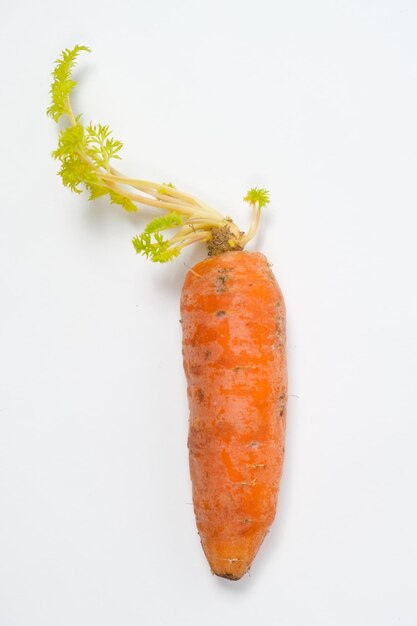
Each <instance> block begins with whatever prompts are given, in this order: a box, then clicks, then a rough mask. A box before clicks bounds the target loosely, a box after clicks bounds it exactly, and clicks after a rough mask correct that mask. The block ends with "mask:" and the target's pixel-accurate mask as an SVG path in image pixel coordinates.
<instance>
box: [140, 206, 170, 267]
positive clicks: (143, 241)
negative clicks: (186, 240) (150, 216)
mask: <svg viewBox="0 0 417 626" xmlns="http://www.w3.org/2000/svg"><path fill="white" fill-rule="evenodd" d="M169 216H175V218H176V217H177V214H175V213H169V214H168V215H166V216H164V217H159V218H155V219H154V220H152V222H150V223H149V224H148V225H147V227H146V228H145V230H144V231H143V233H142V234H141V235H138V236H137V237H134V238H133V239H132V243H133V246H134V248H135V250H136V253H137V254H141V255H142V256H145V257H146V258H147V259H151V261H153V262H154V263H166V262H167V261H173V260H174V259H175V258H176V257H177V256H178V255H179V254H180V252H181V249H180V248H179V247H178V246H171V242H170V240H169V239H164V237H163V236H162V235H161V233H160V232H159V231H160V230H162V229H164V228H172V227H173V226H179V225H180V224H179V223H178V220H177V219H176V220H175V221H176V222H177V223H176V224H174V223H173V221H174V217H172V218H171V220H172V221H171V223H170V224H169V225H168V226H161V224H160V226H161V228H159V226H158V225H157V223H156V222H157V220H159V221H160V222H161V221H162V220H165V221H166V219H167V218H168V217H169ZM178 217H181V216H178ZM180 223H182V218H181V222H180ZM152 235H153V237H152Z"/></svg>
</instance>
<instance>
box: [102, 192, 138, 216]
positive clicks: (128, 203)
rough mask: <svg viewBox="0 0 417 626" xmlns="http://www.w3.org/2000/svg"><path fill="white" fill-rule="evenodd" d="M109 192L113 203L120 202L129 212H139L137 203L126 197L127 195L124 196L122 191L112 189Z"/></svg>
mask: <svg viewBox="0 0 417 626" xmlns="http://www.w3.org/2000/svg"><path fill="white" fill-rule="evenodd" d="M108 194H109V196H110V201H111V203H112V204H118V205H119V206H121V207H122V208H123V209H124V210H125V211H127V212H128V213H136V212H137V210H138V207H137V206H136V204H134V203H133V202H132V200H130V199H129V198H126V196H123V195H122V194H121V193H116V192H115V191H112V190H111V189H109V190H108Z"/></svg>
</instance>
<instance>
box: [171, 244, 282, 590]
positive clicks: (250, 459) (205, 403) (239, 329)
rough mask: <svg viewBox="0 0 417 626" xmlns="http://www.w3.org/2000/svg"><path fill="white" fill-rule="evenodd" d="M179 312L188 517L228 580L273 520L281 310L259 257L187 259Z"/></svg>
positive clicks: (243, 566) (278, 462)
mask: <svg viewBox="0 0 417 626" xmlns="http://www.w3.org/2000/svg"><path fill="white" fill-rule="evenodd" d="M181 319H182V328H183V355H184V368H185V373H186V377H187V380H188V398H189V405H190V430H189V440H188V441H189V453H190V470H191V479H192V483H193V501H194V509H195V514H196V518H197V525H198V529H199V532H200V537H201V541H202V545H203V549H204V552H205V554H206V556H207V559H208V561H209V564H210V566H211V569H212V571H213V573H214V574H217V575H218V576H223V577H225V578H230V579H232V580H236V579H239V578H240V577H241V576H242V575H243V574H244V573H245V572H247V570H248V569H249V567H250V565H251V563H252V561H253V559H254V557H255V554H256V552H257V551H258V549H259V546H260V545H261V543H262V541H263V539H264V537H265V534H266V533H267V531H268V529H269V527H270V525H271V523H272V521H273V519H274V516H275V508H276V502H277V493H278V484H279V480H280V477H281V469H282V461H283V454H284V431H285V404H286V394H287V374H286V359H285V308H284V301H283V297H282V294H281V291H280V289H279V287H278V285H277V282H276V280H275V278H274V276H273V274H272V272H271V269H270V267H269V265H268V263H267V260H266V258H265V257H264V256H263V255H262V254H259V253H255V252H254V253H248V252H229V253H226V254H222V255H220V256H216V257H214V258H212V259H208V260H206V261H203V262H202V263H199V264H198V265H196V266H195V267H194V268H193V269H192V270H191V271H189V272H188V274H187V277H186V279H185V283H184V287H183V291H182V300H181Z"/></svg>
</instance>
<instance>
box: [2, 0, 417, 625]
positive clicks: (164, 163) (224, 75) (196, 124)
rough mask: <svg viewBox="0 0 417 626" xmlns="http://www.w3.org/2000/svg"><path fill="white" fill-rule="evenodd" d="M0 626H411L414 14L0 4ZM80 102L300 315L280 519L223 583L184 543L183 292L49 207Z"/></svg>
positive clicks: (187, 520) (415, 373)
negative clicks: (247, 232)
mask: <svg viewBox="0 0 417 626" xmlns="http://www.w3.org/2000/svg"><path fill="white" fill-rule="evenodd" d="M0 29H1V33H0V34H1V37H0V40H1V43H0V58H1V121H2V124H1V156H0V168H1V169H0V171H1V208H0V298H1V327H0V354H1V357H0V359H1V361H0V368H1V371H0V626H121V625H123V626H136V625H138V626H165V625H171V624H179V625H181V626H191V625H192V626H196V625H199V626H209V625H210V626H211V625H213V624H220V625H222V624H232V623H233V624H239V625H241V626H249V625H251V626H252V625H253V624H256V625H261V626H269V625H272V624H279V626H335V625H336V626H351V625H355V626H374V625H375V626H394V625H397V624H401V625H402V626H415V624H416V623H417V605H416V603H415V592H416V559H417V541H416V532H415V529H416V527H417V514H416V498H415V496H416V478H417V462H416V458H417V454H416V439H417V426H416V423H417V399H416V398H417V396H416V381H417V333H416V316H417V295H416V278H415V270H416V266H417V258H416V257H417V253H416V227H417V203H416V200H417V186H416V165H417V82H416V78H417V37H416V29H417V5H416V3H415V1H413V0H408V1H407V0H378V1H377V0H354V1H352V0H351V1H348V0H345V1H343V0H317V1H315V2H309V1H308V0H295V1H291V2H290V1H286V2H284V1H282V0H279V1H277V2H274V1H273V0H258V1H257V2H248V1H246V0H231V1H228V0H226V1H223V2H221V1H219V0H202V1H195V2H192V1H191V0H175V1H172V2H169V1H168V0H165V1H164V0H152V1H151V0H148V1H145V0H135V1H133V0H132V1H131V2H129V1H127V0H119V1H118V2H109V1H107V0H100V1H99V0H94V1H90V2H87V1H86V0H83V1H80V0H73V1H72V2H70V3H65V4H64V3H57V2H55V1H52V0H48V1H45V2H32V1H30V2H29V0H27V1H22V0H20V1H16V0H14V1H11V0H3V1H2V3H1V25H0ZM75 43H82V44H87V45H89V46H91V48H92V49H93V54H92V55H83V57H82V58H81V59H80V63H79V66H78V70H77V79H78V80H79V86H78V91H77V94H76V96H75V106H76V108H77V110H78V111H83V112H84V114H85V119H86V121H89V120H90V119H93V120H94V121H96V122H98V121H100V122H103V123H109V124H110V126H111V127H112V128H113V130H114V132H115V135H116V136H117V137H120V138H121V139H122V140H123V141H124V143H125V147H124V151H123V156H124V159H123V162H122V165H123V170H124V171H125V172H127V173H128V174H130V175H133V176H136V177H139V178H141V177H142V178H148V179H151V180H152V179H157V180H161V181H172V182H173V183H174V184H176V185H177V186H178V187H180V188H184V189H186V190H189V191H191V192H193V193H195V194H196V195H199V196H200V197H202V198H203V199H206V200H207V201H209V202H211V203H212V204H214V205H216V206H217V207H218V208H219V209H220V210H222V211H224V212H226V213H228V214H231V215H232V216H233V217H234V218H235V219H236V220H238V221H239V223H240V224H241V225H242V227H246V226H247V214H248V210H247V209H246V208H245V206H244V205H243V202H242V200H241V199H242V196H243V195H244V193H245V191H246V190H247V188H248V187H250V186H252V185H258V186H265V187H267V188H268V189H269V190H270V192H271V197H272V204H271V206H270V208H269V209H268V210H267V211H265V213H264V216H263V223H262V230H261V233H260V234H259V236H258V237H257V240H256V241H255V242H254V243H253V244H252V245H251V249H257V248H258V249H260V250H262V251H263V252H265V254H267V256H268V257H269V259H270V261H271V262H272V263H273V265H274V271H275V273H276V275H277V277H278V280H279V282H280V284H281V287H282V289H283V292H284V294H285V298H286V302H287V309H288V329H289V336H288V354H289V376H290V394H292V396H291V397H290V401H289V415H288V437H287V458H286V465H285V472H284V478H283V482H282V490H281V497H280V503H279V515H278V518H277V520H276V523H275V525H274V527H273V530H272V531H271V533H270V534H269V536H268V538H267V540H266V541H265V543H264V545H263V547H262V550H261V553H260V554H259V555H258V558H257V559H256V562H255V564H254V566H253V568H252V571H251V575H250V576H248V577H246V578H245V579H244V580H242V581H240V582H238V583H232V582H230V581H225V580H220V579H216V578H215V577H212V576H211V574H210V572H209V569H208V566H207V564H206V562H205V559H204V556H203V554H202V551H201V549H200V545H199V540H198V536H197V533H196V530H195V523H194V518H193V512H192V507H191V506H190V502H191V494H190V484H189V477H188V465H187V463H188V461H187V448H186V436H187V404H186V389H185V381H184V376H183V372H182V363H181V335H180V325H179V323H178V320H179V310H178V309H179V294H180V289H181V284H182V280H183V277H184V275H185V272H186V269H187V268H186V267H185V264H190V263H192V262H193V261H195V260H198V259H200V258H202V257H203V250H202V249H199V250H195V251H194V252H190V253H188V254H186V255H184V257H183V258H182V259H181V258H180V259H178V260H177V261H176V262H175V263H174V264H172V265H166V266H154V265H152V264H150V263H149V262H146V260H144V259H142V258H141V257H136V256H135V254H134V251H133V248H132V246H131V244H130V238H131V237H132V236H133V235H134V234H136V233H138V232H140V230H141V229H142V228H143V225H144V224H145V222H146V219H149V213H147V212H143V213H142V214H138V215H137V216H130V215H127V214H123V213H122V211H121V210H119V209H118V208H116V207H114V206H109V205H108V203H107V201H105V200H101V201H98V202H96V203H95V204H94V205H91V204H90V206H89V205H88V202H87V197H86V195H82V196H75V195H73V194H71V193H70V192H69V191H68V190H66V189H64V188H63V187H62V185H61V182H60V180H59V178H58V177H57V176H56V175H55V173H56V170H57V167H56V164H55V163H54V162H53V161H52V160H51V158H50V152H51V151H52V150H53V149H54V147H55V143H56V136H57V129H56V127H55V125H54V123H53V122H52V121H51V120H50V119H48V118H47V117H46V115H45V109H46V107H47V105H48V88H49V80H50V75H49V74H50V71H51V69H52V64H53V61H54V59H55V58H56V56H57V55H58V54H59V52H60V50H61V49H62V48H63V47H71V46H73V45H74V44H75Z"/></svg>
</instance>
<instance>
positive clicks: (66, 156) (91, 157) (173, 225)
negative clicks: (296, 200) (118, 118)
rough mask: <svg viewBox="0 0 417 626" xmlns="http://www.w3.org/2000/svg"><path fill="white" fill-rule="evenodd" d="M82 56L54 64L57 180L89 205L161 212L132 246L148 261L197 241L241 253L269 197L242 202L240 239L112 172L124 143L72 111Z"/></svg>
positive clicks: (212, 212) (165, 192)
mask: <svg viewBox="0 0 417 626" xmlns="http://www.w3.org/2000/svg"><path fill="white" fill-rule="evenodd" d="M80 52H90V49H89V48H87V46H79V45H77V46H75V47H74V48H73V49H72V50H69V49H65V50H63V52H62V53H61V56H60V57H59V58H58V59H57V60H56V62H55V68H54V71H53V72H52V76H53V82H52V85H51V89H50V94H51V103H50V106H49V107H48V110H47V114H48V115H49V116H50V117H51V118H52V119H53V120H55V122H58V121H59V120H60V119H61V117H66V118H67V122H69V124H67V125H66V126H65V127H63V128H61V130H60V132H59V140H58V147H57V149H56V150H55V151H54V152H53V153H52V156H53V157H54V159H56V160H57V161H59V163H60V166H61V167H60V170H59V172H58V174H59V175H60V176H61V178H62V182H63V184H64V185H65V186H66V187H68V188H69V189H71V191H74V192H75V193H81V191H82V186H84V187H85V188H86V189H87V190H88V191H89V193H90V196H89V199H90V200H94V199H95V198H98V197H100V196H104V195H108V196H109V198H110V201H111V203H113V204H118V205H120V206H121V207H122V208H123V209H124V210H125V211H129V212H136V211H137V210H138V207H137V204H139V205H146V206H150V207H153V208H155V209H158V210H160V211H162V212H163V213H164V214H163V215H161V216H158V217H156V218H155V219H153V220H152V221H151V222H150V223H149V224H148V225H147V226H146V228H145V229H144V231H143V232H142V233H141V234H140V235H138V236H136V237H134V238H133V240H132V243H133V245H134V247H135V250H136V252H137V253H138V254H142V255H144V256H145V257H147V258H149V259H150V260H151V261H154V262H160V263H165V262H167V261H171V260H173V259H174V258H175V257H177V256H178V255H179V254H180V252H181V250H182V249H183V248H184V247H185V246H188V245H190V244H193V243H196V242H199V241H202V242H205V243H206V246H207V249H208V254H209V256H211V255H216V254H219V253H222V252H226V251H228V250H242V249H243V248H244V246H245V245H246V244H247V243H248V241H250V240H251V239H252V238H253V236H254V235H255V233H256V231H257V228H258V225H259V220H260V214H261V209H262V208H263V207H264V206H265V205H267V204H268V203H269V193H268V191H267V190H266V189H259V188H257V187H254V188H252V189H250V190H249V191H248V192H247V194H246V196H245V197H244V201H245V202H247V203H248V204H249V205H250V206H251V209H252V218H251V224H250V227H249V229H248V231H247V233H244V232H242V231H241V230H240V229H239V228H238V226H237V225H236V224H235V223H234V222H233V220H232V219H231V218H229V217H227V216H226V217H225V216H223V215H222V214H221V213H219V211H217V210H216V209H214V208H212V207H210V206H209V205H208V204H206V203H205V202H202V201H201V200H199V199H198V198H195V197H194V196H192V195H190V194H188V193H184V192H182V191H180V190H179V189H176V188H175V187H174V186H173V185H172V184H171V183H155V182H150V181H147V180H140V179H135V178H129V177H127V176H124V175H123V174H122V173H121V172H120V171H119V170H117V169H115V168H114V167H113V163H114V161H115V160H116V159H120V154H119V153H120V150H121V148H122V147H123V144H122V142H121V141H119V140H118V139H114V137H112V133H111V131H110V129H109V127H108V126H107V125H102V124H93V123H91V122H90V124H88V125H84V124H83V122H82V119H81V117H82V116H81V115H80V114H78V115H75V113H74V111H73V109H72V105H71V100H70V94H71V92H72V90H73V89H74V87H75V85H76V82H75V81H74V80H73V78H72V75H71V73H72V69H73V67H74V65H75V63H76V60H77V57H78V55H79V53H80ZM166 230H172V231H173V235H172V236H171V237H169V238H166V237H164V236H163V235H162V232H163V231H166Z"/></svg>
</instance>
